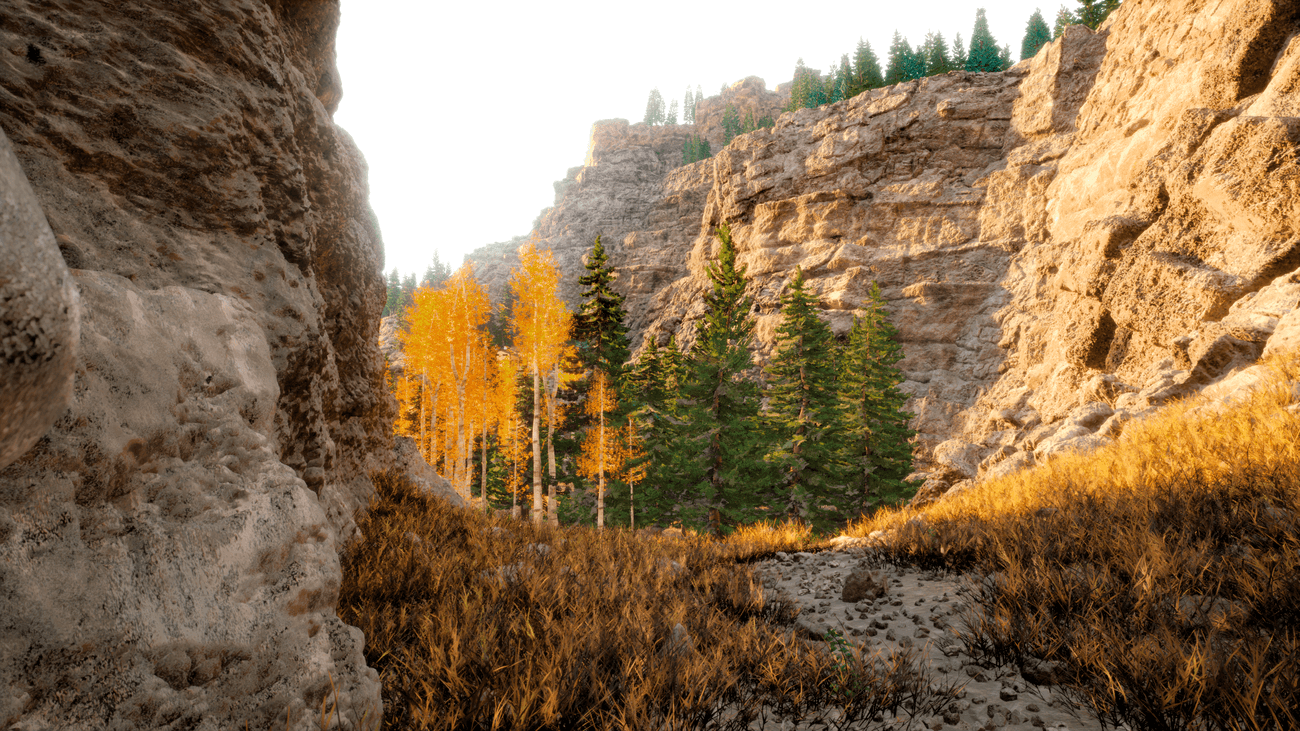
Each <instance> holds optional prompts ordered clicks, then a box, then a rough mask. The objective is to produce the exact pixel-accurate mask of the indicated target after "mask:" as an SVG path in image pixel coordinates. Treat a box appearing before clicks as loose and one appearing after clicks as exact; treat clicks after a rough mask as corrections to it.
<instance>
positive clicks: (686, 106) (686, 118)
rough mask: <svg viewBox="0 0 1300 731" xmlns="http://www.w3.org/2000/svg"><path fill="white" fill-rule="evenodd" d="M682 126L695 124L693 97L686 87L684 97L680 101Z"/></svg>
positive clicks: (688, 87)
mask: <svg viewBox="0 0 1300 731" xmlns="http://www.w3.org/2000/svg"><path fill="white" fill-rule="evenodd" d="M682 124H695V96H694V95H692V94H691V87H690V86H687V87H686V97H685V98H684V99H683V100H682Z"/></svg>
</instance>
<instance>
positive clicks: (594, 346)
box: [573, 236, 629, 388]
mask: <svg viewBox="0 0 1300 731" xmlns="http://www.w3.org/2000/svg"><path fill="white" fill-rule="evenodd" d="M585 266H586V269H587V273H586V274H584V275H582V276H581V277H579V278H578V283H579V284H581V285H582V286H584V287H586V290H584V291H583V293H582V299H583V303H582V307H581V308H580V309H579V310H578V314H577V316H576V317H574V318H573V339H574V340H575V341H577V346H578V359H579V361H580V362H581V363H582V368H583V370H600V371H603V372H604V373H605V375H607V376H609V381H610V383H611V384H613V385H614V386H615V387H616V388H617V387H619V384H621V383H622V380H623V369H624V367H625V365H626V364H627V360H628V355H629V349H628V348H629V346H628V340H627V326H626V325H624V324H623V322H624V320H625V319H626V318H627V312H626V311H625V310H624V309H623V295H621V294H619V293H617V292H615V291H614V276H615V275H614V270H613V268H612V267H610V266H609V257H608V256H607V255H606V254H605V245H604V244H602V243H601V242H600V237H599V236H597V237H596V243H595V244H593V245H592V247H591V252H590V253H589V254H587V263H586V265H585Z"/></svg>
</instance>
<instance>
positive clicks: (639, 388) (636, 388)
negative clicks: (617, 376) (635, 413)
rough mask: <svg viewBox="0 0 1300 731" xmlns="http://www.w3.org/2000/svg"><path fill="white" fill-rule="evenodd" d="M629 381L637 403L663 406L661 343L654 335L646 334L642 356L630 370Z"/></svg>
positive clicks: (633, 397) (657, 406) (632, 394)
mask: <svg viewBox="0 0 1300 731" xmlns="http://www.w3.org/2000/svg"><path fill="white" fill-rule="evenodd" d="M627 381H628V385H629V386H630V389H629V390H630V392H631V397H632V399H633V400H635V401H636V402H637V403H640V404H649V405H651V406H654V407H656V408H659V407H662V406H663V401H664V398H665V393H664V377H663V364H662V362H661V360H660V358H659V341H658V340H657V339H656V338H655V337H654V336H653V335H651V334H649V333H646V336H645V344H644V346H643V347H642V348H641V355H640V356H639V357H638V358H637V360H636V362H635V363H634V364H633V365H632V366H631V368H630V369H629V370H628V375H627Z"/></svg>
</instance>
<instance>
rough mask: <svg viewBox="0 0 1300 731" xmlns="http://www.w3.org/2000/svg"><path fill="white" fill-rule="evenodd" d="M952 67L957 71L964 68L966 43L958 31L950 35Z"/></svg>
mask: <svg viewBox="0 0 1300 731" xmlns="http://www.w3.org/2000/svg"><path fill="white" fill-rule="evenodd" d="M952 67H953V68H954V69H956V70H958V71H961V70H962V69H964V68H966V43H965V42H964V41H962V39H961V34H960V33H958V34H957V35H955V36H953V37H952Z"/></svg>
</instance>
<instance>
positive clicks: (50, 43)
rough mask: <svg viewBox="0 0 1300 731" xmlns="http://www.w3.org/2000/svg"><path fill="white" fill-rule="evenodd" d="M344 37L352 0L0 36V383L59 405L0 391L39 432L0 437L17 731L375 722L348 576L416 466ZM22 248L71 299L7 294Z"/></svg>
mask: <svg viewBox="0 0 1300 731" xmlns="http://www.w3.org/2000/svg"><path fill="white" fill-rule="evenodd" d="M338 20H339V7H338V2H337V1H336V0H333V1H331V0H321V1H316V2H303V1H298V0H270V1H267V0H203V1H202V2H187V3H174V2H164V1H163V0H125V1H124V2H116V3H84V2H52V3H51V2H28V1H27V0H13V1H12V2H6V3H5V9H4V11H3V13H0V130H3V134H0V158H4V157H5V156H7V155H10V153H9V149H10V142H11V143H12V155H13V157H14V158H15V159H16V163H17V164H15V165H9V166H8V167H4V166H0V167H3V170H0V185H3V188H4V190H3V191H0V192H2V193H3V201H4V203H5V209H6V215H5V216H4V221H0V233H3V235H4V237H5V240H4V242H3V247H4V252H3V255H0V264H3V265H4V266H5V270H4V272H3V275H4V276H0V287H4V288H5V290H4V295H5V296H4V298H3V300H0V327H3V328H4V331H3V332H0V341H2V342H3V343H4V351H3V356H4V359H5V360H4V362H3V363H0V373H4V374H5V381H6V383H5V386H6V388H8V387H9V386H11V385H12V383H11V382H10V380H9V379H10V377H11V374H15V373H17V374H20V375H21V374H22V373H24V371H23V368H24V367H25V366H24V363H26V362H28V361H33V362H34V360H40V359H44V361H43V362H46V363H49V364H50V367H49V368H46V369H44V371H43V372H44V375H45V377H46V380H47V381H48V383H45V384H44V385H41V384H38V387H37V388H36V389H35V390H37V391H40V392H42V393H46V394H47V395H48V396H49V398H47V399H46V402H42V403H37V402H36V401H33V400H32V399H31V398H30V393H31V392H32V389H27V391H26V393H27V394H28V396H24V395H23V393H21V392H20V393H19V395H18V396H13V395H12V394H10V393H9V392H8V391H6V392H5V393H3V394H0V403H2V404H3V405H4V408H5V415H6V420H7V421H11V419H10V416H11V414H12V413H14V412H13V411H11V409H15V408H18V407H21V408H26V409H27V410H28V411H29V412H31V413H32V414H34V416H33V417H32V418H31V419H30V420H29V421H31V423H33V424H35V423H38V422H39V423H40V424H41V425H42V427H41V428H39V429H37V430H36V433H35V434H36V435H35V436H32V435H31V434H28V435H27V436H24V434H23V433H20V432H23V430H9V428H8V426H6V431H3V432H0V436H3V438H2V439H0V455H3V457H4V458H3V460H0V466H3V464H4V463H8V462H12V463H11V464H8V466H5V467H4V469H3V470H0V726H3V727H4V728H11V727H12V728H24V729H46V728H51V729H53V728H57V729H106V728H132V729H145V728H179V727H185V728H200V729H218V728H220V729H232V728H244V727H245V725H247V726H249V727H250V728H262V729H264V728H270V727H271V726H272V725H273V724H275V725H276V726H277V727H280V726H281V725H283V724H285V723H286V719H289V722H290V724H291V727H292V728H295V729H302V728H307V727H309V726H311V727H313V728H314V727H316V726H317V725H318V724H319V722H320V720H319V719H318V718H316V715H317V714H318V713H319V710H320V707H321V703H322V701H326V700H327V701H328V703H327V705H329V706H331V707H335V708H336V710H335V718H336V719H337V720H338V722H339V723H340V728H359V727H360V726H361V725H362V722H363V718H364V719H365V721H364V725H365V726H366V727H374V724H375V723H376V722H377V721H378V719H379V718H380V714H381V713H382V706H381V701H380V684H379V678H378V676H377V674H376V673H375V672H374V671H373V670H371V669H369V668H367V667H366V664H365V659H364V656H363V654H362V647H363V641H364V638H363V637H362V636H361V632H360V631H359V630H357V629H355V628H353V627H349V626H347V625H346V624H344V623H343V622H342V621H341V620H340V619H339V617H338V615H337V613H336V604H337V599H338V592H339V584H340V580H341V575H340V570H339V559H338V554H339V551H340V550H341V548H342V547H343V545H344V544H345V543H346V542H347V541H348V540H349V539H351V538H353V537H354V536H355V535H356V525H355V523H354V522H353V515H354V511H355V510H357V509H358V508H361V507H363V506H364V505H365V504H366V501H367V500H368V498H369V497H370V495H371V494H372V492H373V487H372V485H371V480H370V475H371V474H372V473H373V472H375V471H378V470H386V469H394V468H398V469H400V468H407V469H412V470H415V471H417V472H419V471H421V468H422V467H423V468H424V469H427V466H422V465H418V464H410V461H411V457H410V454H411V453H410V450H405V451H400V452H399V450H397V449H395V445H394V443H393V439H392V436H391V433H390V432H391V416H392V410H393V407H392V405H391V403H390V401H391V399H390V397H389V396H388V394H387V393H386V391H385V390H384V388H383V370H382V369H383V364H382V359H381V357H380V354H379V351H378V326H379V313H380V311H381V309H382V307H383V303H384V297H385V293H384V284H383V280H382V275H381V268H382V260H383V250H382V243H381V240H380V234H379V229H378V226H377V223H376V221H375V217H374V215H373V213H372V212H371V210H370V207H369V204H368V202H367V182H366V167H365V163H364V161H363V159H362V157H361V155H360V153H359V152H358V151H357V149H356V147H355V146H354V145H353V144H352V141H351V139H350V138H349V137H348V135H347V134H346V133H344V132H343V131H342V130H340V129H339V128H338V127H336V126H335V125H334V123H333V121H332V119H331V115H332V113H333V111H334V109H335V108H336V107H337V105H338V103H339V99H340V97H341V93H342V90H341V86H340V80H339V78H338V74H337V71H336V70H335V66H334V31H335V28H336V27H337V24H338ZM5 139H7V141H4V140H5ZM2 162H4V160H0V163H2ZM19 165H20V166H21V170H19V168H18V166H19ZM24 191H26V192H24ZM24 195H26V196H27V197H26V198H24ZM33 195H34V197H33ZM24 201H26V202H24ZM15 210H17V211H19V212H20V213H21V215H22V216H25V218H22V219H21V220H20V221H19V219H17V218H12V217H11V215H10V214H11V212H12V211H15ZM13 221H19V223H20V224H21V225H18V226H13V225H11V223H12V222H13ZM38 250H39V251H45V252H46V253H47V254H48V255H49V256H47V259H37V258H31V259H29V258H28V257H27V256H26V255H23V254H21V252H35V251H38ZM13 251H17V252H20V257H19V258H20V259H21V261H23V262H25V265H28V266H29V268H30V267H35V268H34V269H32V271H30V272H29V271H22V272H20V273H21V274H23V275H24V277H27V275H32V276H35V277H37V279H39V278H40V277H42V276H45V277H49V279H48V282H49V283H57V282H59V281H63V280H66V281H67V282H69V284H70V286H69V289H70V291H71V296H64V297H63V298H62V299H60V298H59V297H58V296H56V295H58V292H57V291H56V292H54V293H49V292H47V293H46V295H49V296H44V295H42V296H36V295H32V296H28V295H24V297H26V299H22V298H14V297H11V296H10V290H11V289H12V288H13V287H15V286H22V281H21V280H22V278H21V277H20V278H19V280H15V279H14V278H13V277H12V276H11V275H12V274H13V272H14V270H13V269H12V268H11V266H12V264H11V258H6V257H7V256H8V255H9V254H10V253H11V252H13ZM60 255H61V256H60ZM50 257H53V258H50ZM59 259H61V261H59ZM64 263H66V268H64ZM32 272H35V274H32ZM60 277H62V278H63V280H60V279H59V278H60ZM27 278H28V279H30V277H27ZM15 281H17V282H18V284H17V285H16V284H15ZM47 288H48V285H47ZM54 289H55V290H57V289H58V287H54ZM35 291H36V290H32V292H35ZM29 294H30V293H29ZM37 295H39V293H37ZM42 297H44V298H42ZM78 297H79V300H80V316H79V317H78V316H77V311H76V307H75V306H76V298H78ZM20 300H21V301H20ZM16 303H17V304H16ZM18 305H22V307H21V308H20V307H18ZM24 398H26V399H27V400H26V401H24V400H23V399H24ZM15 403H16V404H18V407H15V406H14V404H15ZM24 404H25V406H24ZM51 410H52V411H51ZM47 411H48V412H50V413H49V414H46V412H47ZM46 416H48V418H45V417H46ZM37 417H39V418H37ZM50 422H52V423H53V427H52V428H48V430H47V429H46V428H44V427H48V426H49V424H50ZM28 431H30V430H28ZM42 433H43V434H42ZM36 437H39V440H37V438H36ZM33 442H34V445H33ZM11 448H12V450H13V451H14V454H12V455H11V454H10V453H9V452H8V451H6V450H10V449H11ZM398 454H402V455H404V457H399V456H398Z"/></svg>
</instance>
